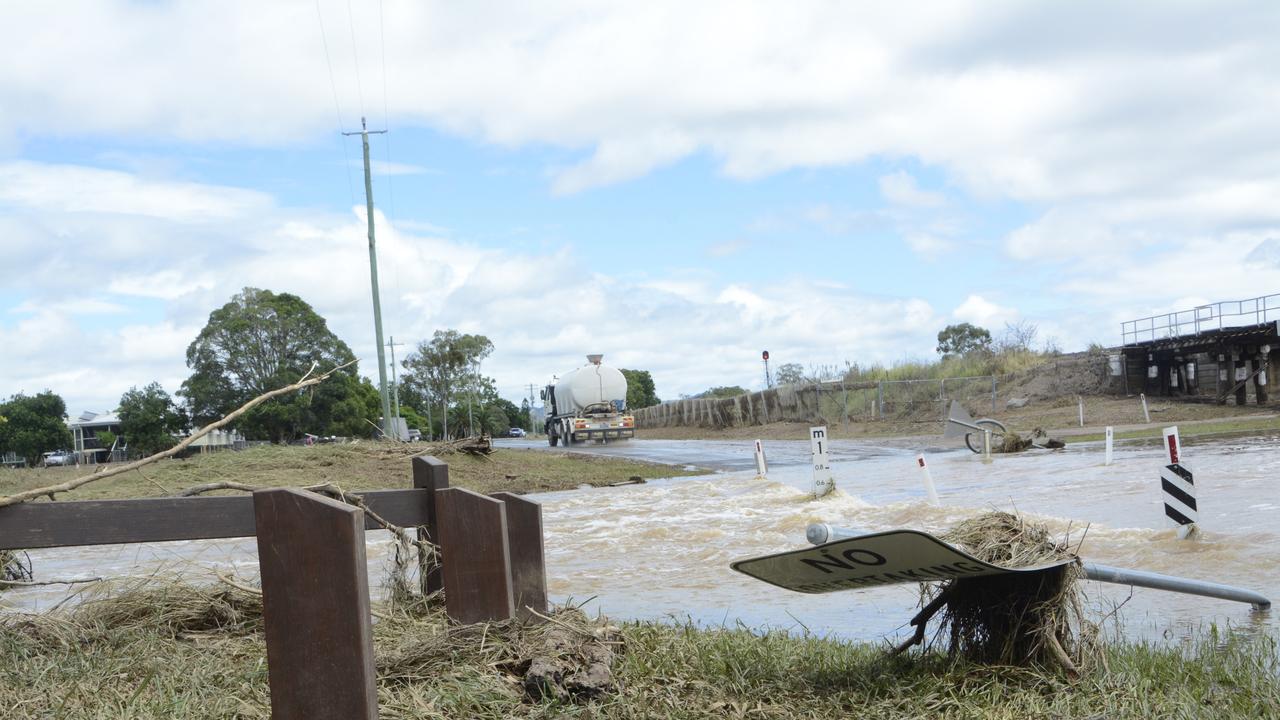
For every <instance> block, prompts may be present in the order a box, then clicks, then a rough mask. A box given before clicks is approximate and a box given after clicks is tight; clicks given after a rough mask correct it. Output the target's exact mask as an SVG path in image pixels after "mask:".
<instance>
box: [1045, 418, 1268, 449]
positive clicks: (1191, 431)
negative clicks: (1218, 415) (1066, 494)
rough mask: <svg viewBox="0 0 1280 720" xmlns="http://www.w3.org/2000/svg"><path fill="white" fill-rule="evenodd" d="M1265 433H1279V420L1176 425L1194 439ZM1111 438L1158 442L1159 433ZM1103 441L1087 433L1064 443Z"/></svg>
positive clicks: (1130, 432)
mask: <svg viewBox="0 0 1280 720" xmlns="http://www.w3.org/2000/svg"><path fill="white" fill-rule="evenodd" d="M1171 424H1176V423H1171ZM1267 431H1280V418H1273V417H1272V418H1252V419H1251V418H1244V419H1239V420H1235V419H1230V418H1224V419H1222V420H1214V421H1207V422H1200V421H1198V422H1196V423H1194V424H1181V425H1178V434H1179V435H1181V436H1182V437H1196V436H1204V435H1243V434H1248V433H1258V432H1267ZM1112 437H1113V438H1114V439H1116V440H1150V441H1152V442H1157V441H1159V440H1160V433H1159V431H1158V430H1155V429H1152V428H1145V429H1140V430H1126V431H1124V432H1117V433H1114V434H1113V436H1112ZM1105 439H1106V435H1105V434H1104V433H1089V434H1087V435H1071V436H1070V437H1068V438H1066V441H1067V442H1068V443H1080V442H1092V441H1097V440H1105Z"/></svg>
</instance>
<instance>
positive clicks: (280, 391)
mask: <svg viewBox="0 0 1280 720" xmlns="http://www.w3.org/2000/svg"><path fill="white" fill-rule="evenodd" d="M354 362H355V360H352V361H351V362H350V363H346V364H345V365H339V366H337V367H335V368H333V369H332V370H329V371H328V372H326V373H324V374H322V375H316V376H315V377H312V376H311V373H313V372H315V369H316V368H315V365H312V366H311V369H310V370H308V371H307V374H306V375H303V376H302V378H301V379H300V380H298V382H296V383H293V384H292V385H286V386H284V387H282V388H276V389H275V390H271V391H268V392H265V393H263V394H261V395H259V396H258V397H256V398H253V399H252V400H250V401H249V402H247V403H245V404H243V405H241V406H240V407H238V408H236V409H235V410H233V411H232V412H231V413H230V414H228V415H227V416H226V417H224V418H222V419H221V420H218V421H217V422H212V423H209V424H208V425H205V426H204V427H202V428H200V429H199V430H198V431H196V432H194V433H192V434H191V435H189V436H187V437H185V438H183V440H182V442H180V443H178V444H177V445H174V446H173V447H171V448H169V449H168V450H162V451H160V452H158V453H156V454H154V455H150V456H148V457H145V458H143V459H141V460H136V461H134V462H131V463H128V464H126V465H122V466H120V467H116V468H111V469H110V470H105V471H102V472H95V473H92V474H90V475H82V476H80V477H78V478H74V479H72V480H68V481H66V482H64V483H59V484H57V485H50V486H48V487H41V488H35V489H33V490H23V491H22V492H19V493H14V494H13V495H8V496H5V497H0V507H5V506H8V505H17V504H18V503H24V502H27V501H28V500H34V499H36V498H38V497H43V496H45V495H48V496H49V499H51V500H52V499H53V496H54V494H55V493H61V492H70V491H72V490H75V489H76V488H78V487H81V486H83V485H88V484H89V483H91V482H96V481H98V480H105V479H106V478H109V477H113V476H116V475H121V474H123V473H127V472H129V471H131V470H137V469H138V468H140V467H144V466H146V465H150V464H151V463H153V462H156V461H157V460H163V459H165V458H168V457H173V456H174V455H177V454H178V453H180V452H182V451H183V450H185V449H187V447H188V446H190V445H191V443H193V442H195V441H196V440H199V439H200V438H202V437H204V436H205V435H207V434H209V433H211V432H213V431H214V430H217V429H219V428H222V427H225V426H226V425H228V424H230V423H231V422H232V421H234V420H235V419H236V418H238V417H240V416H241V415H243V414H245V413H246V412H248V411H250V410H252V409H253V408H255V407H257V406H258V405H261V404H262V403H264V402H266V401H268V400H270V399H272V398H275V397H279V396H281V395H287V394H288V393H291V392H297V391H298V390H301V389H303V388H306V387H311V386H312V385H318V384H320V383H322V382H324V381H325V380H328V379H329V376H330V375H333V374H334V373H335V372H337V371H339V370H341V369H343V368H345V367H347V366H348V365H350V364H351V363H354Z"/></svg>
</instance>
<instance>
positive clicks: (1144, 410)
mask: <svg viewBox="0 0 1280 720" xmlns="http://www.w3.org/2000/svg"><path fill="white" fill-rule="evenodd" d="M1138 399H1139V400H1141V401H1142V417H1143V418H1145V420H1144V422H1151V412H1150V411H1149V410H1147V395H1146V393H1138Z"/></svg>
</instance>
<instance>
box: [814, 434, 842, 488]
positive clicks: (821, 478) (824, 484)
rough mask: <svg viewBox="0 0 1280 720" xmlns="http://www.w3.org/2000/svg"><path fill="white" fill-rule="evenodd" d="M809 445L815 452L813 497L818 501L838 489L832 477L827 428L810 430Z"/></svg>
mask: <svg viewBox="0 0 1280 720" xmlns="http://www.w3.org/2000/svg"><path fill="white" fill-rule="evenodd" d="M809 445H810V447H811V448H812V450H813V497H814V499H815V500H816V499H818V498H820V497H823V496H824V495H826V494H827V493H829V492H831V491H832V490H835V489H836V480H835V478H834V477H833V476H832V475H831V460H830V458H829V457H828V454H827V451H828V450H829V448H828V447H827V428H826V427H825V426H823V427H811V428H809Z"/></svg>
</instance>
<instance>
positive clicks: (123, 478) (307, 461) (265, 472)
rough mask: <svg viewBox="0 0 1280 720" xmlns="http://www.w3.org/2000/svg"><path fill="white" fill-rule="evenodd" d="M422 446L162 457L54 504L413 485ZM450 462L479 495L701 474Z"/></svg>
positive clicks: (7, 473)
mask: <svg viewBox="0 0 1280 720" xmlns="http://www.w3.org/2000/svg"><path fill="white" fill-rule="evenodd" d="M425 450H426V446H423V445H402V444H392V443H377V442H363V443H359V444H353V445H316V446H313V447H301V446H296V445H289V446H279V445H272V446H262V447H255V448H251V449H248V450H245V451H242V452H220V453H211V454H208V455H196V456H193V457H191V458H189V459H186V460H162V461H160V462H157V463H155V464H153V465H149V466H146V467H144V468H142V469H141V470H138V471H135V472H129V473H125V474H123V475H119V476H116V477H111V478H107V479H105V480H101V481H98V482H94V483H90V484H88V485H85V486H83V487H82V488H80V489H78V490H75V491H73V492H70V493H66V494H62V495H59V496H58V499H59V500H77V499H81V500H97V499H111V498H126V497H152V496H160V495H172V494H176V493H177V492H179V491H181V490H183V489H186V488H189V487H194V486H196V485H203V484H206V483H213V482H220V481H234V482H240V483H244V484H247V485H254V486H260V487H288V486H303V485H316V484H320V483H335V484H337V485H338V486H340V487H342V488H343V489H346V490H379V489H388V488H405V487H412V486H413V481H412V471H411V470H410V463H411V458H412V457H413V456H414V455H417V454H421V453H422V452H424V451H425ZM441 459H443V460H444V461H445V462H447V463H449V481H450V483H451V484H452V485H455V486H458V487H465V488H468V489H471V490H475V491H476V492H481V493H490V492H496V491H499V490H505V491H510V492H522V493H523V492H540V491H547V490H569V489H573V488H576V487H578V486H579V485H584V484H585V485H607V484H609V483H612V482H618V481H621V480H626V479H628V478H630V477H633V476H639V477H641V478H644V479H652V478H661V477H678V476H684V475H695V474H699V473H698V472H697V471H687V470H684V469H683V466H681V467H676V466H672V465H661V464H657V463H645V462H637V461H634V460H624V459H620V458H610V457H604V456H595V455H584V454H581V453H563V452H547V451H541V450H515V449H498V450H495V451H494V452H493V454H492V455H487V456H484V457H477V456H474V455H468V454H465V453H454V454H450V455H442V456H441ZM90 472H92V467H91V466H81V467H78V468H76V467H68V468H60V467H54V468H23V469H18V470H3V471H0V495H7V494H10V493H12V492H14V491H18V490H27V489H30V488H35V487H45V486H48V485H53V484H55V483H59V482H63V481H66V480H70V479H72V478H74V477H79V476H80V475H84V474H87V473H90Z"/></svg>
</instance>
